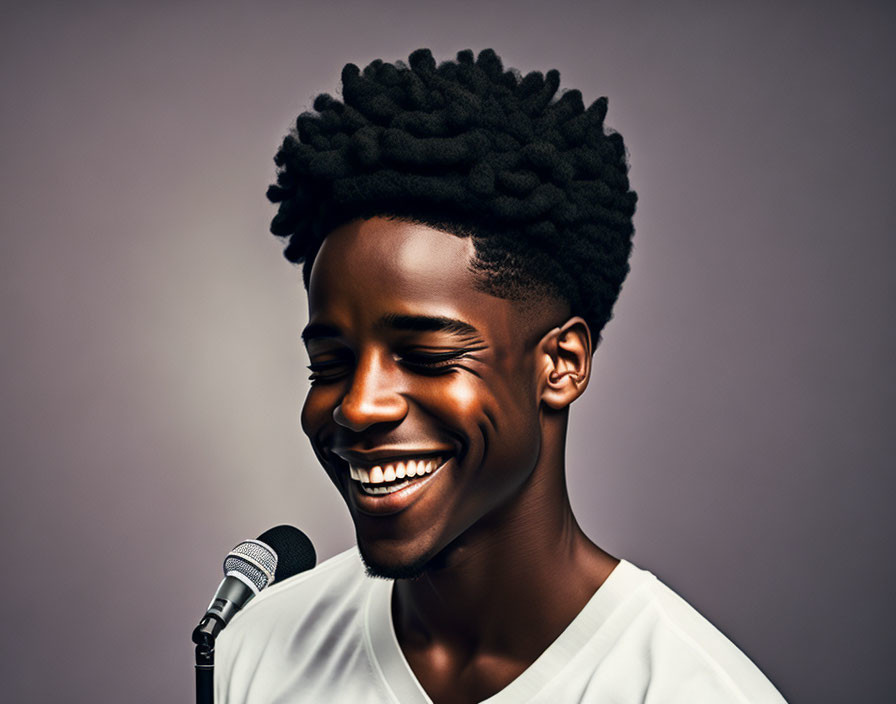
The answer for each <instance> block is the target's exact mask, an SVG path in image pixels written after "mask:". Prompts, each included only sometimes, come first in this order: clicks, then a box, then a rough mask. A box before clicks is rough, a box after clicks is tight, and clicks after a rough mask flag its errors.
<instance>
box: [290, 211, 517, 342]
mask: <svg viewBox="0 0 896 704" xmlns="http://www.w3.org/2000/svg"><path fill="white" fill-rule="evenodd" d="M474 255H475V249H474V245H473V241H472V240H471V239H470V238H469V237H458V236H456V235H452V234H450V233H446V232H443V231H441V230H437V229H434V228H432V227H428V226H426V225H420V224H417V223H410V222H405V221H397V220H389V219H386V218H372V219H369V220H359V221H355V222H351V223H348V224H346V225H343V226H341V227H339V228H337V229H335V230H334V231H333V232H331V233H330V234H329V235H327V238H326V239H325V240H324V243H323V245H322V246H321V248H320V251H319V252H318V255H317V257H316V258H315V261H314V265H313V266H312V269H311V277H310V281H309V285H308V307H309V313H310V316H311V318H312V322H313V321H314V318H315V317H317V316H323V317H326V318H327V319H328V320H327V322H329V323H331V324H336V325H340V326H345V327H354V326H358V325H363V324H364V323H365V322H367V321H371V320H374V319H379V318H380V316H382V315H383V314H410V315H416V314H424V315H433V316H443V317H451V318H460V319H462V320H466V321H467V322H469V323H470V324H472V325H474V326H475V327H477V328H479V327H480V326H481V325H487V326H490V327H495V326H497V327H498V328H502V329H505V332H506V333H509V332H510V330H512V329H513V328H515V327H516V322H517V321H516V320H515V319H516V318H517V317H518V312H517V310H516V306H515V305H514V304H513V303H512V302H511V301H508V300H505V299H501V298H497V297H495V296H492V295H490V294H488V293H485V292H483V291H481V290H480V289H479V288H477V278H476V277H477V274H476V273H475V272H473V271H471V268H470V262H471V260H472V258H473V257H474ZM334 317H338V318H341V320H330V318H334Z"/></svg>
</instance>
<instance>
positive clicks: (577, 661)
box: [215, 549, 784, 704]
mask: <svg viewBox="0 0 896 704" xmlns="http://www.w3.org/2000/svg"><path fill="white" fill-rule="evenodd" d="M392 585H393V582H391V581H387V580H381V579H372V578H370V577H368V576H367V575H366V574H365V572H364V567H363V565H362V563H361V559H360V556H359V555H358V552H357V550H356V549H352V550H349V551H347V552H344V553H342V554H341V555H337V556H336V557H334V558H332V559H331V560H327V561H326V562H324V563H323V564H321V565H319V566H318V567H317V568H315V569H314V570H312V571H310V572H306V573H304V574H300V575H297V576H296V577H293V578H291V579H288V580H285V581H284V582H282V583H281V584H277V585H274V586H272V587H270V588H269V589H267V590H266V591H264V592H262V593H261V594H260V595H259V596H257V597H256V598H255V599H254V600H253V601H252V602H251V603H250V604H249V605H248V606H247V607H246V608H245V609H244V610H243V611H242V612H241V613H239V614H237V616H236V617H235V618H234V619H233V621H232V622H231V623H230V625H229V626H228V627H227V628H226V630H224V631H223V632H222V633H221V635H220V636H219V638H218V644H217V648H216V667H215V697H216V698H215V701H216V702H218V704H274V703H275V702H282V703H284V704H285V703H287V702H289V703H290V704H292V703H294V702H295V703H300V702H308V703H313V704H386V703H388V704H432V702H431V700H430V699H429V697H428V696H427V695H426V692H425V691H424V690H423V688H422V687H421V686H420V683H419V682H418V681H417V679H416V678H415V677H414V674H413V672H412V671H411V668H410V666H409V665H408V663H407V661H406V660H405V658H404V655H403V653H402V651H401V648H400V647H399V645H398V640H397V639H396V637H395V630H394V628H393V625H392V616H391V598H392ZM484 701H485V702H487V703H488V704H529V703H531V704H536V703H537V704H566V703H567V702H583V703H585V704H635V703H636V702H637V703H638V704H728V703H729V702H730V703H735V702H736V703H737V704H748V703H749V704H757V703H762V704H765V703H775V704H780V703H781V702H784V699H783V698H782V697H781V695H780V694H779V693H778V691H777V690H776V689H775V688H774V687H773V686H772V684H771V683H770V682H769V681H768V680H767V679H766V678H765V677H764V676H763V674H762V673H761V672H760V671H759V670H758V669H757V668H756V666H755V665H753V663H752V662H750V660H749V659H748V658H747V657H746V656H745V655H744V654H743V653H742V652H741V651H740V650H738V649H737V647H735V646H734V644H733V643H731V642H730V641H729V640H728V639H727V638H725V636H723V635H722V634H721V633H720V632H719V631H718V630H716V629H715V628H714V627H713V626H712V625H711V624H710V623H709V622H708V621H707V620H706V619H704V618H703V617H702V616H700V614H698V613H697V612H696V611H695V610H694V609H693V608H691V607H690V606H689V605H688V604H687V603H685V601H684V600H683V599H681V597H679V596H678V595H677V594H675V593H674V592H673V591H672V590H671V589H669V588H668V587H666V586H665V585H663V584H662V583H661V582H659V581H658V580H657V579H656V577H654V576H653V575H652V574H650V573H649V572H645V571H644V570H640V569H638V568H637V567H635V566H634V565H632V564H631V563H629V562H626V561H625V560H623V561H622V562H620V563H619V565H617V567H616V569H615V570H613V572H612V573H611V574H610V576H609V577H608V578H607V580H606V581H605V582H604V584H603V585H602V586H601V587H600V589H598V590H597V592H595V594H594V596H593V597H592V598H591V599H590V600H589V601H588V603H587V604H586V605H585V607H584V608H583V609H582V611H581V612H580V613H579V615H578V616H576V618H575V619H574V620H573V622H572V623H570V624H569V626H568V627H567V628H566V630H564V631H563V633H561V634H560V637H559V638H557V640H555V641H554V642H553V643H552V644H551V645H550V646H549V647H548V649H547V650H545V651H544V652H543V653H542V654H541V656H540V657H539V658H538V659H537V660H536V661H535V662H534V663H532V665H530V666H529V668H528V669H527V670H526V671H525V672H523V673H522V674H521V675H520V676H519V677H517V678H516V679H515V680H514V681H513V682H511V683H510V684H509V685H508V686H507V687H505V688H504V689H502V690H501V691H500V692H498V693H497V694H495V695H494V696H492V697H489V698H488V699H486V700H484Z"/></svg>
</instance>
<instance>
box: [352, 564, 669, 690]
mask: <svg viewBox="0 0 896 704" xmlns="http://www.w3.org/2000/svg"><path fill="white" fill-rule="evenodd" d="M650 578H651V575H650V573H649V572H644V571H643V570H640V569H638V568H637V567H635V566H634V565H632V564H631V563H630V562H628V561H626V560H621V561H620V562H619V564H618V565H616V568H615V569H614V570H613V571H612V572H611V573H610V575H609V576H608V577H607V579H606V580H604V583H603V584H602V585H601V586H600V588H599V589H598V590H597V591H596V592H594V595H593V596H592V597H591V599H589V600H588V603H587V604H585V606H584V607H583V608H582V610H581V611H580V612H579V614H578V615H577V616H576V617H575V618H574V619H573V620H572V622H571V623H570V624H569V625H568V626H567V627H566V629H564V631H563V632H562V633H561V634H560V635H559V636H558V637H557V639H556V640H555V641H554V642H553V643H551V644H550V645H549V646H548V647H547V649H546V650H545V651H544V652H543V653H542V654H541V655H540V656H539V657H538V658H537V659H536V660H535V662H533V663H532V664H531V665H530V666H529V667H528V668H526V670H525V671H524V672H523V673H522V674H520V676H519V677H517V678H516V679H515V680H513V681H512V682H511V683H510V684H508V685H507V686H506V687H505V688H504V689H502V690H501V691H500V692H497V693H496V694H494V695H492V696H491V697H489V698H488V699H484V700H482V702H481V703H480V704H522V703H523V702H527V701H529V700H530V699H531V698H532V697H534V696H535V695H536V694H537V693H538V692H539V691H541V690H542V689H543V688H544V687H545V686H546V685H547V684H548V683H549V682H551V681H552V680H554V679H555V678H556V677H557V676H558V675H559V674H560V672H562V671H563V669H564V668H566V667H567V666H568V665H569V664H570V662H571V661H572V660H573V659H574V658H575V656H576V655H577V654H578V653H579V652H580V651H581V650H582V649H583V648H585V646H586V645H588V644H590V648H589V649H590V651H591V656H592V657H597V658H600V657H601V656H602V654H603V653H605V652H606V651H607V650H608V649H609V648H610V647H611V646H612V639H610V638H607V639H603V641H602V642H601V641H595V637H596V635H597V634H598V631H599V630H600V629H601V627H602V626H603V625H604V624H605V623H606V622H607V619H608V618H609V617H610V615H611V614H612V613H613V611H614V610H615V609H616V608H617V607H618V606H619V605H620V604H622V603H623V602H624V601H625V600H626V599H627V598H628V597H629V596H631V594H632V593H633V592H634V591H635V590H636V589H637V588H638V586H640V585H641V584H643V583H644V582H645V581H647V580H648V579H650ZM393 585H394V582H393V581H387V580H375V581H373V582H372V584H371V587H370V591H369V593H368V595H367V603H366V604H365V607H364V610H365V614H364V630H365V634H364V635H365V640H366V644H367V647H368V650H369V652H370V656H371V661H372V662H373V666H374V668H375V669H376V670H377V673H376V674H377V675H378V676H379V677H380V678H382V680H383V682H384V684H385V685H386V687H387V689H389V690H391V693H392V695H393V696H394V697H395V701H396V702H398V703H399V704H433V703H432V700H431V699H430V698H429V695H427V694H426V691H425V690H424V689H423V687H422V685H421V684H420V682H419V681H418V680H417V678H416V677H415V676H414V672H413V670H411V666H410V665H409V664H408V661H407V659H406V658H405V656H404V653H403V652H402V650H401V647H400V646H399V644H398V637H397V636H396V634H395V627H394V624H393V623H392V587H393ZM592 641H595V642H592Z"/></svg>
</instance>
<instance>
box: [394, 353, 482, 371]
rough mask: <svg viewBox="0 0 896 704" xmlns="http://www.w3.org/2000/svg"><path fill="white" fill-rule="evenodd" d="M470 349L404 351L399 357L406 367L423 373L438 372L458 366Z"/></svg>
mask: <svg viewBox="0 0 896 704" xmlns="http://www.w3.org/2000/svg"><path fill="white" fill-rule="evenodd" d="M469 352H470V350H466V349H462V350H449V351H447V352H422V351H419V350H413V351H407V352H403V353H402V354H401V355H400V357H399V359H400V360H401V363H402V364H403V365H405V366H406V367H410V368H411V369H413V370H414V371H421V372H423V373H437V372H440V371H447V370H450V369H454V368H455V367H457V365H458V362H459V361H461V360H463V359H464V358H466V357H467V355H468V354H469Z"/></svg>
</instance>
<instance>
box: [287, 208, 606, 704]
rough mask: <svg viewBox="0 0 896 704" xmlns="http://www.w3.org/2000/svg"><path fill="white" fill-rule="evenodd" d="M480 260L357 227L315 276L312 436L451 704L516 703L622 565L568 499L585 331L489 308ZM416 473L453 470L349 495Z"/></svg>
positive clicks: (402, 225) (587, 344) (373, 227)
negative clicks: (398, 470) (503, 697)
mask: <svg viewBox="0 0 896 704" xmlns="http://www.w3.org/2000/svg"><path fill="white" fill-rule="evenodd" d="M474 256H475V252H474V249H473V243H472V241H471V240H470V239H469V238H461V237H457V236H455V235H452V234H449V233H445V232H442V231H439V230H436V229H433V228H430V227H427V226H425V225H420V224H415V223H408V222H404V221H396V220H390V219H386V218H372V219H369V220H361V221H355V222H352V223H348V224H347V225H343V226H341V227H339V228H337V229H336V230H334V231H333V232H332V233H330V234H329V235H328V236H327V238H326V240H325V241H324V244H323V246H322V247H321V250H320V252H319V253H318V255H317V258H316V260H315V262H314V265H313V268H312V273H311V280H310V284H309V290H308V300H309V325H308V327H307V328H306V330H305V333H304V335H303V336H304V338H305V341H306V344H307V349H308V353H309V357H310V360H311V367H312V387H311V390H310V391H309V393H308V397H307V399H306V401H305V406H304V408H303V410H302V427H303V429H304V430H305V432H306V433H307V434H308V437H309V438H310V440H311V443H312V447H313V448H314V450H315V453H316V454H317V456H318V458H319V459H320V461H321V463H322V465H323V466H324V468H325V469H326V471H327V473H328V474H329V476H330V478H331V480H332V481H333V483H334V484H335V485H336V487H337V488H338V489H339V491H340V493H341V494H342V495H343V497H344V499H345V501H346V503H347V505H348V507H349V511H350V512H351V515H352V519H353V520H354V523H355V528H356V533H357V539H358V546H359V549H360V551H361V554H362V556H363V558H364V560H365V563H366V564H367V566H368V569H369V570H370V571H371V572H373V573H376V574H380V575H383V576H392V577H395V578H396V582H395V587H394V590H393V603H392V615H393V623H394V625H395V631H396V635H397V637H398V642H399V644H400V646H401V649H402V651H403V652H404V654H405V657H406V659H407V661H408V664H409V665H410V667H411V669H412V671H413V672H414V674H415V676H416V677H417V679H418V680H419V682H420V683H421V685H422V686H423V688H424V689H425V690H426V692H427V693H428V694H429V696H430V698H431V699H432V700H433V702H435V703H436V704H468V703H470V702H479V701H481V700H483V699H486V698H488V697H489V696H491V695H493V694H495V693H496V692H498V691H500V690H501V689H503V688H504V687H506V686H507V685H508V684H509V683H510V682H511V681H512V680H514V679H515V678H516V677H517V676H519V675H520V674H521V673H522V672H523V671H524V670H525V669H526V668H527V667H529V666H530V665H531V664H532V663H533V662H534V661H535V660H536V659H537V658H538V656H539V655H540V654H541V653H542V652H544V650H545V649H546V648H547V647H548V646H549V645H550V644H551V643H552V642H553V641H554V640H555V639H556V638H557V637H558V636H559V635H560V634H561V633H562V632H563V630H564V629H565V628H566V627H567V626H568V625H569V623H570V622H571V621H572V620H573V619H574V618H575V617H576V615H577V614H578V613H579V612H580V611H581V609H582V608H583V607H584V606H585V604H586V603H587V602H588V600H589V599H590V598H591V597H592V596H593V594H594V592H595V591H596V590H597V589H598V587H599V586H600V585H601V584H602V583H603V582H604V580H605V579H606V578H607V576H608V575H609V574H610V572H612V570H613V568H614V567H615V566H616V564H617V563H618V561H617V560H616V559H615V558H613V557H611V556H610V555H608V554H607V553H605V552H604V551H603V550H601V549H600V548H599V547H597V546H596V545H595V544H594V543H592V542H591V541H590V540H589V539H588V537H587V536H586V535H585V534H584V533H583V532H582V530H581V529H580V527H579V526H578V524H577V523H576V520H575V517H574V516H573V513H572V510H571V508H570V503H569V497H568V494H567V489H566V483H565V466H564V448H565V439H566V429H567V418H568V408H569V405H570V404H571V403H572V402H573V401H574V400H575V399H577V398H578V397H579V396H580V395H581V393H582V392H583V391H584V389H585V387H586V386H587V383H588V379H589V376H590V373H591V350H592V348H591V335H590V331H589V330H588V326H587V324H586V323H585V322H584V321H583V320H582V319H581V318H579V317H577V316H571V315H570V312H569V309H568V306H567V304H566V303H565V302H562V301H559V300H555V299H542V300H538V301H529V302H525V303H522V302H516V301H510V300H506V299H503V298H498V297H496V296H494V295H491V294H489V293H487V292H485V291H483V290H482V287H481V274H478V273H476V272H474V271H472V270H471V267H470V262H471V261H472V259H473V258H474ZM417 457H431V458H432V457H436V458H437V459H436V460H435V463H434V464H438V465H439V466H438V467H437V469H436V471H434V472H432V473H431V474H430V475H428V476H427V477H426V478H425V480H420V481H417V482H415V483H414V486H413V487H412V488H411V489H409V490H403V491H400V492H397V493H395V494H392V495H390V496H389V497H385V498H384V497H382V496H371V495H370V494H368V493H365V491H363V490H362V489H361V483H360V481H356V480H354V479H352V477H351V471H350V465H353V466H365V467H367V468H371V467H372V466H373V465H375V464H377V463H379V464H380V465H382V466H383V467H385V466H386V463H387V462H396V463H397V462H398V461H399V460H410V459H411V458H417ZM395 466H397V464H396V465H395ZM409 572H413V573H414V574H415V575H416V576H415V577H414V578H409V577H410V575H409Z"/></svg>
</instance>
